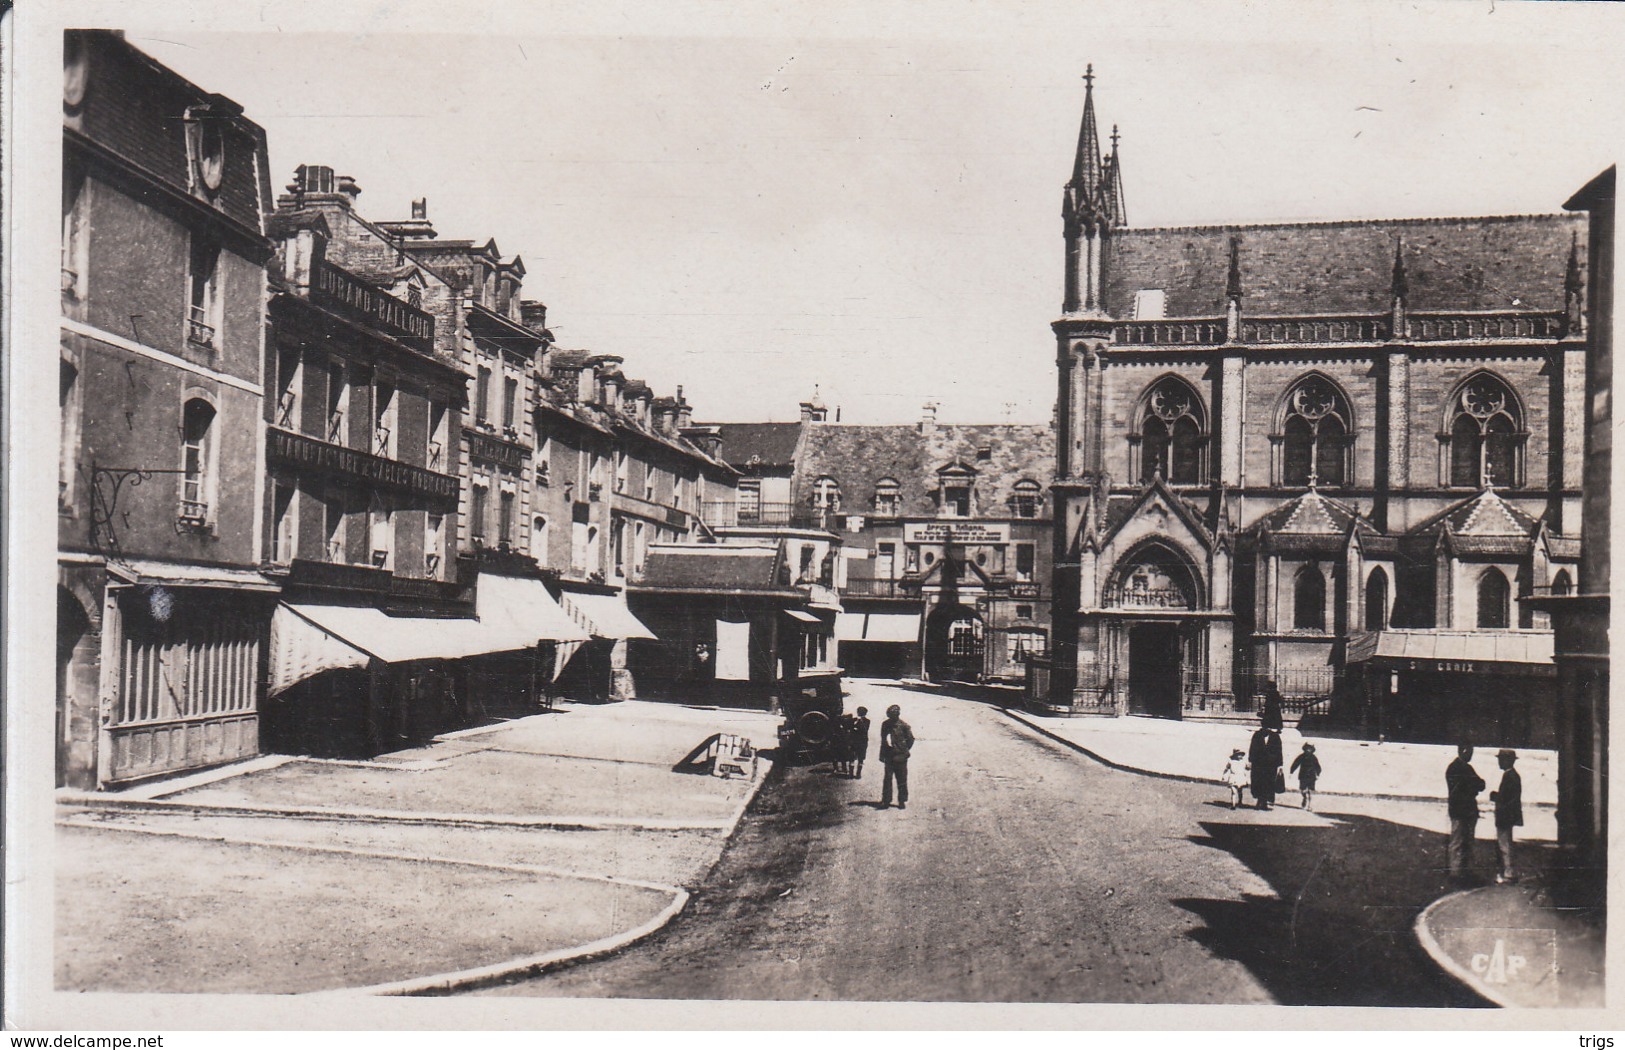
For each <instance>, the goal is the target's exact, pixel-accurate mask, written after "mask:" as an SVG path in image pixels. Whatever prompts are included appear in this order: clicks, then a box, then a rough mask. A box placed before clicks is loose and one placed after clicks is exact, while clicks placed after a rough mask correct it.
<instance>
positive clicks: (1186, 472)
mask: <svg viewBox="0 0 1625 1050" xmlns="http://www.w3.org/2000/svg"><path fill="white" fill-rule="evenodd" d="M1202 424H1203V420H1202V402H1201V399H1200V398H1198V397H1197V396H1196V392H1195V391H1194V390H1192V389H1191V388H1190V386H1189V385H1188V384H1187V383H1185V382H1184V381H1182V380H1179V379H1176V378H1174V377H1173V376H1169V377H1167V378H1166V379H1163V380H1161V381H1159V382H1158V383H1157V384H1156V386H1154V387H1152V388H1151V392H1150V394H1149V395H1148V396H1147V397H1146V399H1145V415H1144V419H1143V420H1142V422H1141V423H1140V433H1139V439H1140V480H1141V481H1150V480H1151V479H1152V478H1153V477H1155V476H1156V474H1157V472H1158V471H1161V472H1162V476H1163V477H1164V478H1166V479H1167V480H1168V481H1170V482H1172V483H1173V484H1175V485H1194V484H1197V483H1198V482H1200V481H1201V480H1202V477H1203V475H1204V474H1205V473H1206V470H1205V468H1206V463H1205V460H1206V455H1205V453H1206V450H1207V436H1206V434H1205V433H1204V432H1203V425H1202Z"/></svg>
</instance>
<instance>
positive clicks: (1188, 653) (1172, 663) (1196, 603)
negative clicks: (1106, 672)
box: [1104, 539, 1203, 718]
mask: <svg viewBox="0 0 1625 1050" xmlns="http://www.w3.org/2000/svg"><path fill="white" fill-rule="evenodd" d="M1202 593H1203V591H1202V582H1201V577H1200V576H1199V575H1198V573H1197V571H1196V569H1195V567H1194V566H1193V565H1192V564H1191V562H1190V559H1189V558H1188V557H1187V556H1186V555H1185V554H1184V553H1183V552H1181V551H1180V550H1178V549H1177V548H1175V547H1174V546H1173V545H1172V544H1171V543H1169V542H1166V541H1163V540H1157V539H1152V540H1147V541H1145V542H1142V543H1141V544H1139V545H1137V546H1136V547H1135V548H1134V549H1132V550H1131V551H1129V552H1128V553H1127V554H1125V555H1124V556H1123V558H1122V559H1121V560H1120V561H1119V562H1118V564H1117V567H1116V569H1115V570H1114V571H1113V573H1112V577H1111V580H1110V582H1109V583H1108V585H1107V588H1106V593H1105V596H1104V597H1105V601H1104V604H1105V605H1106V606H1107V607H1108V608H1111V609H1114V610H1118V611H1119V612H1120V614H1121V619H1120V620H1118V622H1119V623H1120V624H1121V630H1122V633H1121V634H1119V635H1118V636H1117V637H1118V639H1119V641H1118V643H1117V644H1118V645H1119V646H1121V648H1117V649H1116V653H1117V659H1119V660H1122V659H1124V658H1126V659H1127V664H1128V667H1127V671H1128V673H1127V674H1126V675H1124V676H1123V678H1122V679H1119V680H1118V681H1119V682H1121V683H1122V684H1123V685H1126V687H1127V688H1126V693H1127V695H1126V699H1127V701H1128V704H1127V706H1128V711H1129V713H1131V714H1137V715H1151V716H1153V717H1157V718H1179V717H1180V716H1181V714H1182V712H1183V709H1184V689H1185V678H1186V675H1185V672H1186V670H1187V668H1188V666H1189V667H1196V668H1200V667H1201V659H1200V653H1201V645H1200V639H1199V635H1198V624H1197V622H1196V621H1195V620H1194V618H1193V617H1191V616H1190V615H1189V614H1190V613H1192V612H1194V611H1195V610H1197V609H1200V608H1202V607H1203V603H1202ZM1118 666H1121V664H1119V665H1118Z"/></svg>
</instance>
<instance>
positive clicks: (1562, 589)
mask: <svg viewBox="0 0 1625 1050" xmlns="http://www.w3.org/2000/svg"><path fill="white" fill-rule="evenodd" d="M1552 593H1553V594H1573V593H1574V581H1573V580H1572V579H1570V578H1569V570H1567V569H1559V570H1558V572H1557V576H1556V578H1555V579H1553V580H1552Z"/></svg>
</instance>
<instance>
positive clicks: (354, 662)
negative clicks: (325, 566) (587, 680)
mask: <svg viewBox="0 0 1625 1050" xmlns="http://www.w3.org/2000/svg"><path fill="white" fill-rule="evenodd" d="M475 609H476V611H477V612H478V614H479V615H478V616H477V617H474V616H469V617H450V618H436V617H429V616H390V615H389V614H387V613H385V612H383V611H382V610H380V609H374V608H372V607H370V606H353V605H304V604H294V603H291V602H284V603H282V604H281V605H280V606H278V607H277V610H276V613H275V614H274V615H273V616H272V617H271V689H270V691H271V693H273V694H275V693H278V692H281V691H282V690H284V689H286V688H288V687H289V686H291V685H293V684H295V683H296V682H301V681H303V680H304V679H306V678H310V677H311V676H313V675H317V674H320V673H321V672H323V671H332V670H338V669H340V668H345V667H365V666H367V664H368V663H369V662H370V661H372V660H378V661H381V662H383V663H386V664H392V663H402V662H404V661H407V660H459V659H462V658H464V657H468V656H480V655H483V654H485V653H504V652H512V651H514V650H518V649H528V648H530V647H531V646H533V645H535V644H537V642H539V641H556V642H559V643H561V644H563V645H569V644H571V643H580V642H583V641H586V640H587V637H588V636H587V632H586V631H584V630H582V629H581V628H580V627H577V626H576V625H575V623H574V622H572V621H571V619H570V617H569V616H567V615H566V614H565V612H564V610H563V609H561V608H559V604H558V602H556V601H554V600H553V597H552V595H550V594H548V593H547V587H546V586H545V585H544V584H543V583H542V582H541V581H540V580H525V579H513V578H510V577H505V576H489V575H484V574H482V575H481V576H480V579H479V590H478V592H477V599H476V603H475Z"/></svg>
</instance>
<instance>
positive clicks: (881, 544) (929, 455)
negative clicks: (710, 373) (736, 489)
mask: <svg viewBox="0 0 1625 1050" xmlns="http://www.w3.org/2000/svg"><path fill="white" fill-rule="evenodd" d="M801 409H802V412H801V419H800V421H799V422H796V423H743V424H734V423H729V424H722V425H720V427H719V434H720V438H721V442H722V449H723V454H724V455H725V456H726V457H727V458H728V460H729V461H730V462H731V463H732V464H734V465H735V467H736V468H738V469H739V470H740V471H741V473H742V474H743V475H744V476H743V477H742V479H741V482H740V484H741V490H740V497H739V501H738V506H737V520H738V523H739V524H746V523H753V522H754V523H769V524H771V523H785V524H788V523H803V524H806V525H808V526H811V527H815V528H823V529H828V530H831V531H834V532H836V533H838V534H839V535H840V536H841V539H842V556H843V560H844V567H843V571H842V573H841V577H842V579H841V583H840V588H841V604H842V609H843V611H842V613H841V617H840V622H839V624H838V627H837V633H838V635H839V641H840V652H841V660H842V664H843V666H844V667H845V669H846V670H847V672H848V673H851V674H860V675H875V676H882V677H906V676H914V675H923V676H925V677H927V678H930V679H933V680H939V681H940V680H947V679H955V680H960V681H970V682H989V681H1000V680H1006V681H1010V682H1019V681H1020V680H1022V678H1023V677H1024V676H1025V673H1026V658H1027V656H1028V655H1029V654H1032V653H1039V652H1043V651H1045V650H1047V649H1048V647H1049V606H1048V599H1049V593H1048V584H1049V579H1050V575H1051V571H1050V535H1051V524H1050V513H1049V509H1050V504H1049V497H1048V492H1047V487H1048V484H1049V481H1050V479H1051V478H1052V477H1053V476H1054V472H1055V453H1054V447H1055V446H1054V435H1053V432H1052V431H1051V429H1050V428H1049V427H1047V426H1036V425H1021V424H989V425H974V426H973V425H950V424H939V423H938V422H937V418H936V408H935V406H932V405H927V406H926V408H925V412H924V415H923V417H922V418H921V420H920V421H919V422H918V423H917V424H903V425H882V426H869V425H857V424H850V423H832V422H830V421H829V418H828V409H827V408H826V407H825V406H824V405H823V404H822V403H821V401H820V400H819V399H818V397H817V396H816V395H815V396H814V397H813V398H812V399H811V400H809V401H807V402H805V403H803V404H802V406H801ZM747 483H752V484H750V485H749V486H748V487H747ZM770 497H772V498H770ZM724 509H725V510H726V508H724Z"/></svg>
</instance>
